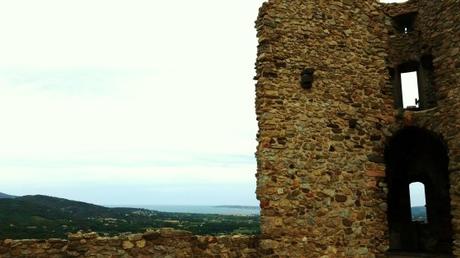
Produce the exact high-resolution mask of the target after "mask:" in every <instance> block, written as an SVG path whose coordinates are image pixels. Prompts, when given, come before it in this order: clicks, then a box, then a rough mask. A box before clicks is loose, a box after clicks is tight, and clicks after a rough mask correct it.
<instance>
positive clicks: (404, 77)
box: [401, 71, 420, 109]
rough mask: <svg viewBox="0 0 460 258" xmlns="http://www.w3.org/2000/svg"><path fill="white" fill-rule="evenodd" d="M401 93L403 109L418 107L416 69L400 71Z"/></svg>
mask: <svg viewBox="0 0 460 258" xmlns="http://www.w3.org/2000/svg"><path fill="white" fill-rule="evenodd" d="M401 93H402V99H403V108H404V109H418V108H419V104H420V103H419V102H420V101H419V95H418V80H417V71H414V72H408V73H401Z"/></svg>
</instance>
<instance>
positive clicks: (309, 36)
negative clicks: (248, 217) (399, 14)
mask: <svg viewBox="0 0 460 258" xmlns="http://www.w3.org/2000/svg"><path fill="white" fill-rule="evenodd" d="M384 21H385V15H384V13H383V12H381V5H380V4H378V3H377V2H376V1H345V0H344V1H324V0H315V1H314V0H311V1H304V0H289V1H287V0H285V1H283V0H270V1H268V3H265V4H264V6H263V7H262V8H261V10H260V15H259V18H258V20H257V23H256V26H257V29H258V37H259V48H258V51H259V53H258V59H257V79H258V81H257V87H256V94H257V100H256V109H257V119H258V122H259V128H260V129H259V134H258V141H259V145H258V148H257V160H258V172H257V179H258V181H257V196H258V198H259V200H260V202H261V207H262V211H261V224H262V228H261V230H262V236H261V237H262V240H261V250H262V252H263V253H264V254H265V255H267V256H270V255H272V256H273V257H275V256H277V255H279V256H291V257H296V256H306V257H320V256H323V255H329V256H331V257H374V256H375V255H377V254H382V253H383V252H384V251H385V250H386V249H387V246H388V240H387V239H388V237H387V226H386V216H385V212H386V201H385V198H386V194H385V184H384V182H383V177H384V169H385V168H384V165H383V164H382V163H381V162H382V161H383V147H384V139H385V137H386V136H388V135H390V133H389V132H388V131H387V128H388V127H389V126H390V125H391V124H393V123H394V120H395V118H394V110H393V98H392V96H391V92H390V93H388V92H386V91H385V89H386V87H387V81H388V79H389V75H388V72H387V69H386V57H387V34H388V32H387V28H386V27H385V22H384ZM305 68H313V69H314V70H315V72H314V82H313V86H312V88H311V89H303V88H302V87H301V86H300V84H299V81H300V74H301V73H302V70H303V69H305Z"/></svg>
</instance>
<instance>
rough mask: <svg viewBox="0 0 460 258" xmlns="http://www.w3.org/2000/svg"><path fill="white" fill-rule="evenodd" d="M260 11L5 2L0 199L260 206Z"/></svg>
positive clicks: (181, 0)
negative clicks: (257, 87)
mask: <svg viewBox="0 0 460 258" xmlns="http://www.w3.org/2000/svg"><path fill="white" fill-rule="evenodd" d="M262 2H263V1H262V0H260V1H258V0H251V1H248V0H234V1H226V0H197V1H187V0H175V1H152V0H129V1H128V0H117V1H113V0H97V1H94V0H78V1H62V0H41V1H27V0H17V1H4V2H1V3H0V31H2V42H1V43H0V44H1V46H2V47H1V48H0V56H1V57H2V58H0V117H2V126H1V127H0V142H1V144H0V173H1V178H2V180H1V181H0V192H6V193H10V194H17V195H23V194H35V193H41V194H49V195H56V196H61V197H66V198H72V199H78V200H83V201H89V202H95V203H101V204H163V203H168V204H256V203H257V201H256V199H255V194H254V191H255V176H254V174H255V171H256V165H255V158H254V152H255V146H256V141H255V135H256V132H257V123H256V119H255V111H254V95H255V94H254V81H253V80H252V78H253V76H254V73H255V72H254V69H253V68H254V61H255V58H256V45H257V40H256V37H255V29H254V21H255V19H256V17H257V11H258V8H259V6H260V5H261V3H262Z"/></svg>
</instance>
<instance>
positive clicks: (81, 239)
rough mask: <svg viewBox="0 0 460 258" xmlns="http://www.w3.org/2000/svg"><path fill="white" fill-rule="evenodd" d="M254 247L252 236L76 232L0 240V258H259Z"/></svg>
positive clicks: (164, 232)
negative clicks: (106, 235) (101, 235)
mask: <svg viewBox="0 0 460 258" xmlns="http://www.w3.org/2000/svg"><path fill="white" fill-rule="evenodd" d="M257 248H258V239H257V237H255V236H242V235H233V236H218V237H216V236H195V235H192V234H191V233H190V232H188V231H182V230H174V229H169V228H164V229H160V230H156V231H147V232H145V233H143V234H126V235H120V236H115V237H100V236H99V235H98V234H97V233H85V234H82V233H76V234H70V235H69V236H68V239H47V240H36V239H26V240H12V239H6V240H2V241H0V258H13V257H14V258H18V257H21V258H26V257H34V258H61V257H140V258H142V257H171V258H172V257H259V256H258V253H257Z"/></svg>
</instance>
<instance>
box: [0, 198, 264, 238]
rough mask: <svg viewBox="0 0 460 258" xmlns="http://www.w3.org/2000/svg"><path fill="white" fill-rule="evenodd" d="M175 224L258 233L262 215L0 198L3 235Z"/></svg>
mask: <svg viewBox="0 0 460 258" xmlns="http://www.w3.org/2000/svg"><path fill="white" fill-rule="evenodd" d="M160 227H172V228H176V229H182V230H188V231H191V232H193V233H194V234H200V235H204V234H211V235H220V234H257V233H259V216H232V215H213V214H192V213H170V212H158V211H151V210H146V209H137V208H107V207H103V206H98V205H93V204H89V203H84V202H77V201H71V200H66V199H62V198H55V197H49V196H43V195H34V196H23V197H17V198H14V199H10V198H8V199H0V239H6V238H13V239H24V238H39V239H40V238H66V236H67V234H68V233H71V232H77V231H80V230H81V231H85V232H89V231H94V232H98V233H99V234H100V235H115V234H120V233H125V232H131V233H136V232H144V231H145V230H146V229H150V228H160Z"/></svg>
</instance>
